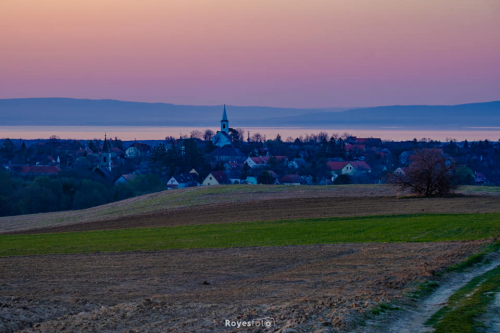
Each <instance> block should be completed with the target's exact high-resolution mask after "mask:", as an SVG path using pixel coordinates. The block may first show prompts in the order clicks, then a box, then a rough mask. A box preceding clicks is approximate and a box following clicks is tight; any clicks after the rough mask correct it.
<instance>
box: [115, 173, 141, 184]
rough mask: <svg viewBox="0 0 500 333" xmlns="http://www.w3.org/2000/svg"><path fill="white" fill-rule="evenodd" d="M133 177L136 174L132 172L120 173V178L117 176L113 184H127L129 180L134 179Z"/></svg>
mask: <svg viewBox="0 0 500 333" xmlns="http://www.w3.org/2000/svg"><path fill="white" fill-rule="evenodd" d="M134 177H136V175H134V174H131V173H128V174H125V175H121V176H120V178H118V179H117V180H116V181H115V185H120V184H122V185H125V184H128V183H130V181H132V179H134Z"/></svg>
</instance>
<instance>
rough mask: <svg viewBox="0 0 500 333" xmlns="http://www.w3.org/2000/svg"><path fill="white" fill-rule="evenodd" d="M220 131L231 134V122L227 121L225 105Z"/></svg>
mask: <svg viewBox="0 0 500 333" xmlns="http://www.w3.org/2000/svg"><path fill="white" fill-rule="evenodd" d="M220 131H221V132H225V133H228V134H229V120H227V114H226V104H224V113H223V114H222V120H221V121H220Z"/></svg>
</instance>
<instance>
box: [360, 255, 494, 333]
mask: <svg viewBox="0 0 500 333" xmlns="http://www.w3.org/2000/svg"><path fill="white" fill-rule="evenodd" d="M488 259H490V260H491V262H489V263H488V264H485V265H483V266H480V267H477V268H475V269H472V270H470V271H467V272H464V273H456V274H454V275H453V276H451V277H450V278H449V280H448V281H446V282H445V283H444V284H442V285H441V286H440V287H438V288H437V289H436V291H435V292H434V293H433V294H432V295H431V296H430V297H428V298H426V299H425V300H424V301H423V302H422V303H421V304H420V305H419V307H418V308H413V309H407V310H406V311H405V312H403V313H393V315H394V316H397V319H396V320H394V321H392V322H391V323H389V324H388V325H387V323H384V324H381V323H377V322H372V323H371V324H372V327H370V328H369V329H367V330H363V332H388V333H422V332H432V331H433V329H432V328H431V327H428V326H425V325H424V324H425V322H426V321H427V320H428V319H429V318H430V317H431V316H432V315H433V314H434V313H436V312H437V311H438V310H439V309H441V308H442V307H443V306H444V305H445V304H446V302H447V301H448V298H449V297H450V296H451V295H453V294H454V293H455V292H456V291H457V290H458V289H460V288H462V287H463V286H464V285H465V284H467V283H468V282H469V281H470V280H472V279H473V278H475V277H476V276H479V275H482V274H484V273H486V272H487V271H490V270H492V269H494V268H495V267H497V266H499V265H500V252H497V253H493V254H491V255H489V256H488ZM495 304H497V307H496V308H495V307H490V310H491V311H498V310H499V308H500V299H499V297H498V295H497V298H496V303H495ZM391 317H392V316H389V318H388V319H389V320H390V319H391ZM392 318H393V317H392ZM494 318H495V319H494V322H492V324H494V325H496V326H494V327H496V328H495V329H493V330H492V331H489V332H492V333H493V332H500V331H499V330H498V329H499V328H500V321H499V320H498V312H497V314H496V316H495V317H494ZM386 320H387V319H386ZM381 326H383V329H382V330H380V329H381Z"/></svg>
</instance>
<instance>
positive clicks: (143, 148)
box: [125, 142, 151, 158]
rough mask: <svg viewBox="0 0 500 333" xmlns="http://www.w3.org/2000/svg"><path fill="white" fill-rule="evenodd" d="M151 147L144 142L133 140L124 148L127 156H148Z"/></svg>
mask: <svg viewBox="0 0 500 333" xmlns="http://www.w3.org/2000/svg"><path fill="white" fill-rule="evenodd" d="M150 151H151V147H149V145H147V144H145V143H139V142H134V143H133V144H131V145H130V147H128V148H127V150H125V156H126V157H128V158H135V157H144V156H149V152H150Z"/></svg>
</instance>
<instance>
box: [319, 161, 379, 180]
mask: <svg viewBox="0 0 500 333" xmlns="http://www.w3.org/2000/svg"><path fill="white" fill-rule="evenodd" d="M326 165H327V167H328V169H330V171H331V172H332V174H335V175H339V174H341V175H351V176H353V175H357V174H358V175H359V174H364V173H370V172H371V171H372V168H371V167H370V166H369V165H368V164H367V163H366V162H365V161H349V162H348V161H345V162H327V163H326Z"/></svg>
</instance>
